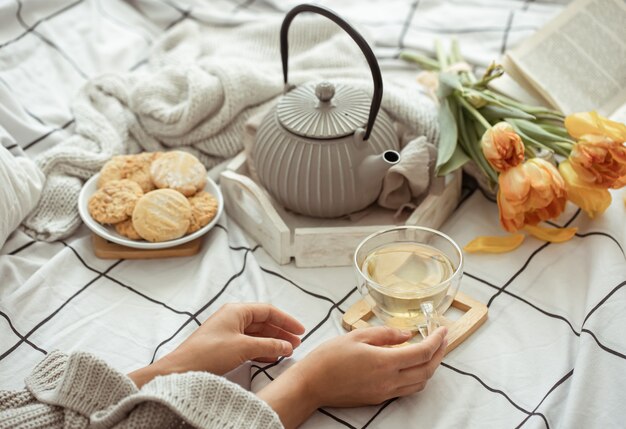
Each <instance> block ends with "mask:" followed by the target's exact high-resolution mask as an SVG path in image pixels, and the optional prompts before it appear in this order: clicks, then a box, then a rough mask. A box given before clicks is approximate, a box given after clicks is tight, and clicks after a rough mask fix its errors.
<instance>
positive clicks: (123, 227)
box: [115, 219, 141, 240]
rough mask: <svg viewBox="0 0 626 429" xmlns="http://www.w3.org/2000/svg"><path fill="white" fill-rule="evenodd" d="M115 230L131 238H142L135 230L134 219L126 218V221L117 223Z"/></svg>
mask: <svg viewBox="0 0 626 429" xmlns="http://www.w3.org/2000/svg"><path fill="white" fill-rule="evenodd" d="M115 230H116V231H117V233H118V234H119V235H123V236H124V237H126V238H130V239H131V240H141V235H139V234H138V233H137V231H136V230H135V227H134V226H133V220H132V219H126V220H125V221H124V222H119V223H116V224H115Z"/></svg>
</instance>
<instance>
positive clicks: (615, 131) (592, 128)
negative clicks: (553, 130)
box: [565, 112, 626, 143]
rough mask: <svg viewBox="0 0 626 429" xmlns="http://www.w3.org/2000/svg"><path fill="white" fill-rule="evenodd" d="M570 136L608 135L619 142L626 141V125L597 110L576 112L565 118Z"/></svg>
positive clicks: (577, 137)
mask: <svg viewBox="0 0 626 429" xmlns="http://www.w3.org/2000/svg"><path fill="white" fill-rule="evenodd" d="M565 128H566V129H567V132H568V133H569V135H570V136H572V137H574V138H575V139H579V138H581V137H582V136H584V135H586V134H593V135H597V136H606V137H608V138H610V139H611V140H613V141H615V142H619V143H623V142H624V141H626V125H624V124H621V123H619V122H615V121H611V120H609V119H607V118H605V117H603V116H601V115H599V114H598V113H597V112H583V113H574V114H573V115H569V116H567V117H566V118H565Z"/></svg>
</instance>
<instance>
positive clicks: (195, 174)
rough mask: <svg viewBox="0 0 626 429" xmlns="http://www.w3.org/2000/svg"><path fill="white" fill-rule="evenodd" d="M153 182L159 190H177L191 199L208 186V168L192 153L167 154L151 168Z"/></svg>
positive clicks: (153, 163) (177, 151) (177, 152)
mask: <svg viewBox="0 0 626 429" xmlns="http://www.w3.org/2000/svg"><path fill="white" fill-rule="evenodd" d="M150 174H151V177H152V181H153V182H154V184H155V185H156V187H157V188H170V189H175V190H177V191H178V192H180V193H181V194H183V195H185V196H187V197H190V196H192V195H193V194H195V193H196V192H198V191H199V190H201V189H203V188H204V185H206V180H207V178H206V175H207V173H206V168H204V165H202V164H201V163H200V161H198V158H196V157H195V156H193V155H192V154H190V153H187V152H182V151H179V150H175V151H172V152H166V153H164V154H163V155H161V156H160V157H159V158H158V159H156V160H154V161H153V162H152V165H151V166H150Z"/></svg>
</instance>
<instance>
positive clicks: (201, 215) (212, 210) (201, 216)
mask: <svg viewBox="0 0 626 429" xmlns="http://www.w3.org/2000/svg"><path fill="white" fill-rule="evenodd" d="M188 200H189V203H190V204H191V222H190V224H189V229H188V230H187V234H191V233H192V232H196V231H197V230H199V229H200V228H202V227H203V226H205V225H207V224H208V223H209V222H211V220H212V219H213V218H214V217H215V214H216V213H217V200H216V199H215V197H214V196H213V195H211V194H209V193H208V192H205V191H201V192H198V193H197V194H196V195H194V196H192V197H189V198H188Z"/></svg>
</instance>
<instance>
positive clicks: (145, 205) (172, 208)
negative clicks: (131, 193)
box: [133, 189, 191, 242]
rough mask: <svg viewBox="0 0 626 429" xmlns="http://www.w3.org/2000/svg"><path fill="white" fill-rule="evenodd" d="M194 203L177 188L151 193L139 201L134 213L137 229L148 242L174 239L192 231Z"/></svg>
mask: <svg viewBox="0 0 626 429" xmlns="http://www.w3.org/2000/svg"><path fill="white" fill-rule="evenodd" d="M190 220H191V204H190V203H189V201H187V198H185V196H184V195H183V194H181V193H180V192H178V191H175V190H173V189H157V190H155V191H151V192H148V193H147V194H146V195H144V196H143V197H141V198H140V199H139V201H137V205H136V206H135V210H134V211H133V227H134V228H135V230H136V231H137V233H138V234H139V235H140V236H141V237H142V238H143V239H145V240H148V241H152V242H159V241H168V240H174V239H176V238H179V237H182V236H183V235H185V233H186V232H187V229H189V224H190Z"/></svg>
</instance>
